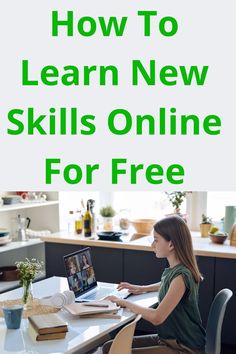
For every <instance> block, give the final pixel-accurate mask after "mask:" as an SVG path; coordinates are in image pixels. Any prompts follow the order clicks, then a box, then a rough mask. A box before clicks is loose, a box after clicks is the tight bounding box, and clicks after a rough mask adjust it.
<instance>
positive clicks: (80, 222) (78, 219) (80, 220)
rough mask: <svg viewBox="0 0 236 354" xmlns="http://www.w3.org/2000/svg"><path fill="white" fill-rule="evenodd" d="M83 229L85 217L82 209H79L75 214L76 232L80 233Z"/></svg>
mask: <svg viewBox="0 0 236 354" xmlns="http://www.w3.org/2000/svg"><path fill="white" fill-rule="evenodd" d="M82 231H83V218H82V214H81V211H80V210H78V211H77V212H76V214H75V232H76V233H77V234H78V235H80V234H82Z"/></svg>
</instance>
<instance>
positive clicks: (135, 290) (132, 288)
mask: <svg viewBox="0 0 236 354" xmlns="http://www.w3.org/2000/svg"><path fill="white" fill-rule="evenodd" d="M160 284H161V282H159V283H155V284H150V285H135V284H130V283H120V284H119V285H118V287H117V289H118V290H122V289H127V290H128V291H129V292H130V293H132V294H142V293H146V292H151V291H159V288H160Z"/></svg>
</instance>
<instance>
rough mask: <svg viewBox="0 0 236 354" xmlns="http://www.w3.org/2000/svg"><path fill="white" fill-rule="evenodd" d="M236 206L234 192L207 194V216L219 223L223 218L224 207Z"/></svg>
mask: <svg viewBox="0 0 236 354" xmlns="http://www.w3.org/2000/svg"><path fill="white" fill-rule="evenodd" d="M227 205H236V192H208V193H207V216H209V217H211V218H212V219H213V220H216V221H219V220H220V219H222V218H223V217H224V216H225V207H226V206H227Z"/></svg>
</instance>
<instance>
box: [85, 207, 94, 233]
mask: <svg viewBox="0 0 236 354" xmlns="http://www.w3.org/2000/svg"><path fill="white" fill-rule="evenodd" d="M89 206H90V205H89V202H87V210H86V212H85V214H84V236H85V237H90V236H91V235H92V215H91V213H90V208H89Z"/></svg>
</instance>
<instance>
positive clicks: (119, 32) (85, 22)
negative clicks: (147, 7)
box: [52, 11, 178, 37]
mask: <svg viewBox="0 0 236 354" xmlns="http://www.w3.org/2000/svg"><path fill="white" fill-rule="evenodd" d="M137 15H138V16H140V17H142V19H143V29H144V36H145V37H149V36H150V35H151V32H152V31H151V29H152V21H151V20H152V18H155V17H157V11H138V12H137ZM127 20H128V17H127V16H122V17H121V19H120V20H118V19H117V17H114V16H112V17H109V18H108V19H107V20H106V19H105V18H104V17H102V16H99V17H97V18H96V19H95V18H93V17H91V16H83V17H80V18H79V19H77V20H76V21H75V20H74V12H73V11H67V15H66V16H60V17H59V14H58V11H52V36H53V37H57V36H58V35H59V29H62V28H63V29H64V30H66V33H67V36H68V37H71V36H73V35H74V31H75V30H76V31H77V32H78V34H79V35H81V36H83V37H91V36H93V35H95V34H96V33H97V30H98V28H99V30H100V31H101V34H102V35H103V36H104V37H109V36H111V33H113V34H114V35H115V36H117V37H121V36H123V34H124V31H125V28H126V24H127ZM158 29H159V32H160V34H161V35H163V36H165V37H171V36H174V35H175V34H176V33H177V31H178V22H177V20H176V19H175V18H174V17H171V16H166V17H162V18H161V19H160V20H159V19H158Z"/></svg>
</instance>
